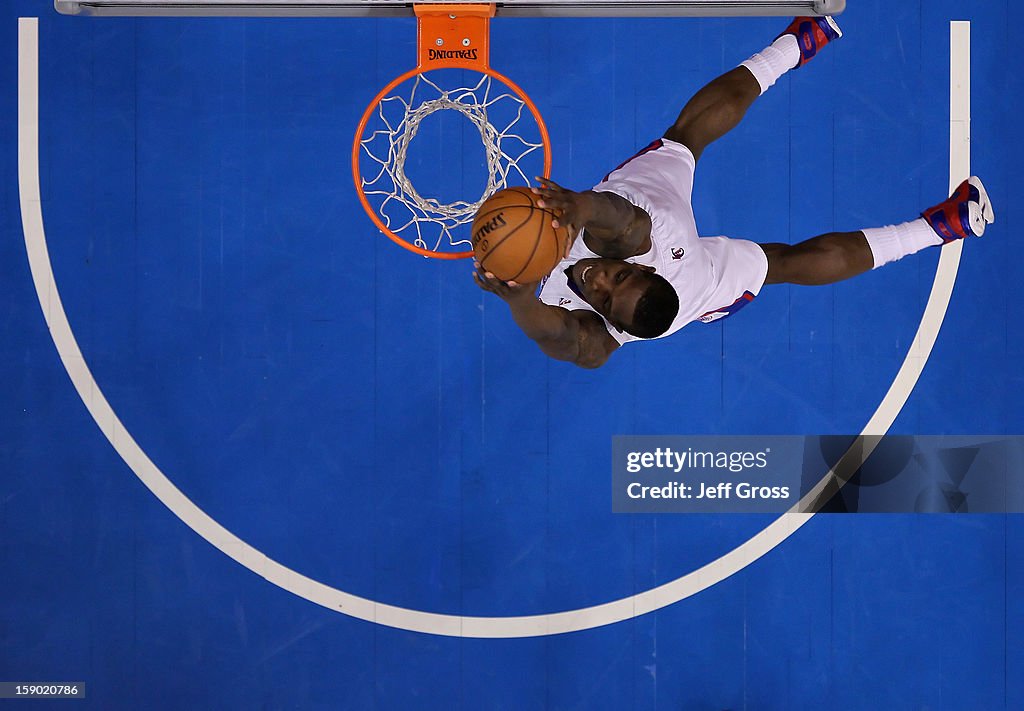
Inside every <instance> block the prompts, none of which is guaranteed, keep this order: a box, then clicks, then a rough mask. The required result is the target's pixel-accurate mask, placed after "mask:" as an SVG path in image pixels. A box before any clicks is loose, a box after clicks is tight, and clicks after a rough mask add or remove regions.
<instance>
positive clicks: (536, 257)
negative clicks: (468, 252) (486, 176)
mask: <svg viewBox="0 0 1024 711" xmlns="http://www.w3.org/2000/svg"><path fill="white" fill-rule="evenodd" d="M537 199H538V197H537V196H536V195H534V194H533V192H531V191H530V189H529V188H523V187H516V188H506V189H504V190H499V191H498V192H496V193H494V195H492V196H491V197H489V198H487V200H485V201H484V204H483V205H481V206H480V209H479V210H478V211H477V213H476V217H475V218H474V219H473V228H472V235H473V254H474V255H476V259H477V261H478V262H480V266H481V268H483V270H484V271H487V272H491V273H492V274H494V276H496V277H498V278H499V279H501V280H502V281H515V282H518V283H520V284H532V283H533V282H536V281H540V280H541V279H543V278H544V277H546V276H547V275H548V274H550V273H551V270H552V269H554V268H555V265H557V264H558V262H559V261H560V260H561V259H562V257H563V256H564V254H565V247H566V245H567V244H568V243H569V230H568V229H566V228H565V227H564V226H562V227H559V228H557V229H555V228H554V227H552V226H551V221H552V220H553V219H555V214H554V213H553V212H552V211H551V210H548V209H545V208H543V207H538V206H537Z"/></svg>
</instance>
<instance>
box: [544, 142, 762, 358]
mask: <svg viewBox="0 0 1024 711" xmlns="http://www.w3.org/2000/svg"><path fill="white" fill-rule="evenodd" d="M695 165H696V161H694V159H693V154H692V153H690V150H689V149H688V148H687V147H686V146H684V145H682V144H680V143H676V142H674V141H670V140H668V139H659V140H657V141H655V142H654V143H652V144H651V145H650V146H648V147H647V148H645V149H644V150H642V151H641V152H640V153H638V154H637V155H636V156H634V157H633V158H631V159H629V160H628V161H626V162H625V163H624V164H622V165H621V166H619V167H618V168H616V169H615V170H614V171H612V172H611V173H609V174H608V176H607V177H606V178H605V179H604V180H602V181H601V182H600V183H599V184H598V185H597V186H595V187H594V190H595V191H598V192H612V193H615V194H616V195H619V196H620V197H623V198H625V199H626V200H628V201H629V202H631V203H633V204H634V205H636V206H637V207H639V208H640V209H642V210H643V211H644V212H646V213H647V214H648V215H650V218H651V249H650V250H649V251H648V252H646V253H645V254H641V255H639V256H636V257H629V258H628V259H626V260H625V261H627V262H633V263H635V264H643V265H646V266H650V267H654V270H655V272H656V273H657V274H660V275H661V276H662V277H664V278H665V279H666V280H668V282H669V283H670V284H671V285H672V286H673V288H674V289H675V290H676V293H677V294H678V295H679V313H678V314H676V318H675V320H674V321H673V322H672V325H671V327H669V329H668V330H667V331H666V332H665V333H664V334H662V335H661V336H658V338H664V337H665V336H669V335H671V334H673V333H675V332H676V331H678V330H679V329H680V328H682V327H683V326H685V325H686V324H688V323H690V322H691V321H703V322H705V323H708V322H711V321H715V320H718V319H720V318H724V317H725V316H728V315H730V314H732V313H734V312H735V311H736V310H738V309H739V308H740V307H742V306H744V305H745V304H747V303H749V301H751V300H752V299H753V298H754V296H756V295H757V293H758V292H759V291H760V290H761V286H762V285H763V284H764V280H765V277H766V276H767V275H768V258H767V257H766V256H765V254H764V251H763V250H762V249H761V248H760V247H759V246H758V245H757V244H755V243H754V242H749V241H747V240H741V239H730V238H728V237H703V238H702V237H699V236H698V235H697V225H696V223H695V221H694V218H693V208H692V207H691V204H690V194H691V191H692V189H693V172H694V167H695ZM593 257H600V255H598V254H595V253H594V252H592V251H591V250H590V249H589V248H588V247H587V245H586V243H585V241H584V235H583V234H581V235H580V236H579V237H578V238H577V239H576V241H575V242H574V243H573V246H572V250H570V252H569V256H568V257H567V258H566V259H563V260H562V261H561V262H559V264H558V266H557V267H555V269H554V271H552V272H551V274H550V275H548V277H547V278H546V279H545V280H544V282H543V284H542V285H541V291H540V299H541V301H543V302H544V303H545V304H550V305H552V306H561V307H562V308H564V309H568V310H570V311H575V310H577V309H584V310H587V311H594V308H593V307H592V306H591V305H590V304H588V303H587V301H586V300H585V299H584V298H583V297H582V296H581V295H580V294H579V293H578V292H577V291H576V290H575V289H574V288H573V285H572V284H570V282H569V278H568V276H567V275H566V273H565V270H566V269H567V268H569V267H571V266H572V265H574V264H575V263H576V262H578V261H579V260H581V259H587V258H593ZM595 313H596V312H595ZM605 325H606V326H607V328H608V332H609V333H610V334H611V335H612V337H613V338H615V340H616V341H618V342H619V343H620V344H621V343H626V342H628V341H637V340H643V339H640V338H638V337H637V336H632V335H630V334H628V333H625V332H620V331H619V330H618V329H616V328H615V327H614V326H611V325H610V324H609V323H608V322H607V320H605Z"/></svg>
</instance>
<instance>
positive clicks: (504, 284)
mask: <svg viewBox="0 0 1024 711" xmlns="http://www.w3.org/2000/svg"><path fill="white" fill-rule="evenodd" d="M473 266H474V267H476V271H475V272H473V280H474V281H475V282H476V285H477V286H479V287H480V288H481V289H483V290H484V291H489V292H491V293H492V294H497V295H498V296H500V297H501V298H502V299H504V300H505V301H514V300H516V299H520V298H524V297H533V296H534V294H536V292H537V284H536V283H533V284H519V283H517V282H514V281H502V280H501V279H499V278H498V277H496V276H494V275H493V274H491V273H490V272H487V271H484V270H483V268H481V266H480V262H478V261H477V260H475V259H474V260H473Z"/></svg>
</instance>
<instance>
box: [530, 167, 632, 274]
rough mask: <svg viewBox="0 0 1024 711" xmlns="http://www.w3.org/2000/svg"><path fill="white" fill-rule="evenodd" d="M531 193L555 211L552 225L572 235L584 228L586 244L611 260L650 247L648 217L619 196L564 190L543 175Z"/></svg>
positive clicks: (625, 256) (623, 257) (628, 255)
mask: <svg viewBox="0 0 1024 711" xmlns="http://www.w3.org/2000/svg"><path fill="white" fill-rule="evenodd" d="M537 181H538V182H539V183H540V185H539V186H538V187H536V188H533V192H534V193H535V194H536V195H538V196H540V201H539V204H540V205H541V206H542V207H547V208H549V209H551V210H553V211H554V212H555V215H557V217H556V218H555V220H554V225H555V227H558V226H560V225H566V226H568V228H569V233H570V234H572V235H575V234H577V233H578V232H579V230H580V228H583V229H585V230H586V231H587V246H588V247H589V248H590V249H591V250H592V251H593V252H594V253H596V254H598V255H600V256H602V257H609V258H611V259H626V258H627V257H633V256H636V255H638V254H644V253H645V252H647V251H648V250H649V249H650V248H651V216H650V215H648V214H647V212H646V211H644V210H642V209H641V208H639V207H637V206H636V205H634V204H633V203H631V202H630V201H629V200H627V199H625V198H624V197H622V196H620V195H616V194H615V193H610V192H595V191H593V190H587V191H586V192H582V193H577V192H573V191H572V190H566V189H565V188H563V187H562V186H560V185H558V184H557V183H554V182H552V181H550V180H548V179H547V178H537Z"/></svg>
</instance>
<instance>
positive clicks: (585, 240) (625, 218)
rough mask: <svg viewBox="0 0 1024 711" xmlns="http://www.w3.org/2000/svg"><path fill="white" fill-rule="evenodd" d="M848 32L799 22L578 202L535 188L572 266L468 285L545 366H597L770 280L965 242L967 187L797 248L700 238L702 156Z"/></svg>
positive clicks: (973, 210) (972, 185)
mask: <svg viewBox="0 0 1024 711" xmlns="http://www.w3.org/2000/svg"><path fill="white" fill-rule="evenodd" d="M841 36H842V32H841V31H840V30H839V26H838V25H837V24H836V22H835V20H833V19H832V18H831V17H817V18H810V17H798V18H796V19H795V20H793V22H792V24H790V26H789V27H788V28H787V29H786V31H785V32H783V33H782V34H781V35H779V37H777V38H776V39H775V41H774V42H773V43H772V44H771V45H770V46H768V47H767V48H765V49H764V50H763V51H761V52H759V53H757V54H755V55H754V56H753V57H751V58H750V59H748V60H746V61H745V62H743V63H742V64H741V65H740V66H739V67H737V68H736V69H733V70H732V71H730V72H727V73H725V74H723V75H722V76H720V77H718V78H717V79H715V80H714V81H712V82H711V83H710V84H708V85H707V86H705V87H704V88H703V89H701V90H700V91H699V92H697V94H696V95H695V96H694V97H693V98H692V99H690V101H689V102H688V103H687V104H686V106H685V107H684V108H683V110H682V112H681V113H680V114H679V118H677V119H676V122H675V123H674V124H673V125H672V127H671V128H669V129H668V131H667V132H666V133H665V135H664V137H663V138H660V139H658V140H657V141H655V142H654V143H652V144H651V145H650V146H648V147H647V148H645V149H643V150H642V151H640V152H639V153H638V154H637V155H635V156H633V157H632V158H631V159H629V160H628V161H626V162H625V163H623V164H622V165H620V166H619V167H618V168H616V169H615V170H613V171H612V172H611V173H609V174H608V176H606V177H605V179H604V180H602V181H601V183H599V184H598V185H597V186H596V187H594V189H593V190H590V191H587V192H582V193H577V192H573V191H571V190H566V189H565V188H562V187H561V186H559V185H557V184H555V183H554V182H552V181H550V180H545V179H543V178H538V181H539V183H540V185H539V187H536V188H534V189H533V191H534V193H536V194H537V195H539V196H540V199H541V202H540V204H541V205H542V206H546V207H549V208H551V209H553V210H554V212H555V214H556V215H557V219H556V220H554V224H555V226H558V225H559V224H560V223H561V224H564V225H567V226H568V227H569V231H570V234H572V235H579V236H582V239H579V238H577V239H575V240H574V242H573V243H572V245H571V247H570V250H569V252H568V255H567V256H566V258H565V259H564V260H563V261H562V262H561V263H560V264H559V265H558V266H557V267H556V268H555V269H554V271H552V272H551V274H550V275H549V276H548V277H547V278H546V279H545V281H544V282H543V285H542V287H541V290H540V298H539V299H538V298H537V296H536V290H537V285H536V284H516V283H515V282H508V283H505V282H502V281H500V280H498V279H496V278H495V277H494V276H493V275H492V274H490V273H489V272H484V271H482V270H481V269H480V267H479V265H477V270H476V272H475V273H474V278H475V280H476V282H477V284H478V285H479V286H480V287H481V288H482V289H485V290H486V291H490V292H493V293H495V294H497V295H498V296H500V297H501V298H502V299H504V300H505V301H506V302H507V303H508V305H509V308H510V309H511V312H512V318H513V319H514V320H515V322H516V323H517V324H518V325H519V327H520V328H521V329H522V330H523V331H524V332H525V333H526V335H527V336H529V337H530V338H532V339H533V340H534V341H536V343H537V345H539V346H540V348H541V350H542V351H544V353H546V354H547V355H549V356H551V357H552V358H557V359H558V360H564V361H569V362H572V363H575V364H576V365H578V366H581V367H583V368H597V367H600V366H601V365H603V364H604V363H605V362H606V361H607V360H608V357H609V356H610V355H611V354H612V353H613V352H614V351H615V350H616V349H618V348H619V346H621V345H622V344H623V343H626V342H628V341H635V340H640V339H651V338H663V337H665V336H668V335H670V334H672V333H675V332H676V331H678V330H679V329H680V328H682V327H683V326H685V325H686V324H688V323H690V322H692V321H701V322H704V323H710V322H712V321H716V320H718V319H721V318H725V317H726V316H729V315H731V314H733V313H735V312H736V311H738V310H739V309H740V308H742V307H743V306H745V305H746V304H748V303H749V302H750V301H752V300H753V299H754V297H755V296H757V294H758V292H760V290H761V287H762V286H763V285H765V284H804V285H817V284H832V283H835V282H837V281H841V280H843V279H849V278H850V277H852V276H856V275H857V274H861V273H863V272H866V271H868V270H870V269H874V268H878V267H880V266H882V265H883V264H887V263H889V262H892V261H895V260H897V259H900V258H902V257H904V256H906V255H908V254H913V253H914V252H917V251H919V250H921V249H924V248H925V247H928V246H932V245H942V244H945V243H948V242H951V241H953V240H957V239H963V238H964V237H967V236H968V235H973V236H978V237H980V236H981V235H982V233H983V232H984V231H985V225H986V224H988V223H991V222H992V221H993V219H994V216H993V212H992V207H991V204H990V202H989V199H988V195H987V194H986V192H985V188H984V186H983V185H982V184H981V181H980V180H978V179H977V178H973V177H972V178H970V179H969V180H965V181H964V182H963V183H962V184H961V185H960V186H959V187H958V188H957V189H956V191H955V192H954V193H953V195H952V196H951V197H950V198H949V199H947V200H946V201H944V202H942V203H939V204H938V205H936V206H935V207H932V208H929V209H927V210H925V211H924V212H922V213H921V217H920V218H919V219H916V220H913V221H911V222H906V223H903V224H901V225H895V226H888V227H882V228H878V229H865V230H861V231H858V232H833V233H829V234H825V235H821V236H819V237H814V238H813V239H809V240H807V241H805V242H801V243H799V244H795V245H787V244H757V243H754V242H749V241H747V240H741V239H730V238H728V237H704V238H701V237H699V236H698V234H697V226H696V224H695V222H694V217H693V209H692V207H691V204H690V193H691V189H692V187H693V173H694V168H695V166H696V163H697V160H699V159H700V156H701V153H703V151H704V149H705V148H706V147H707V146H708V144H710V143H711V142H712V141H715V140H716V139H718V138H720V137H722V136H723V135H725V134H726V133H727V132H728V131H729V130H730V129H732V128H733V127H735V126H736V125H737V124H738V123H739V121H740V119H742V118H743V115H744V114H745V113H746V111H747V109H748V108H749V107H750V105H751V104H752V103H753V102H754V99H756V98H757V97H758V96H760V95H761V94H763V93H764V92H765V91H766V90H767V89H768V88H769V87H771V86H772V85H773V84H774V83H775V82H776V81H778V79H779V78H780V77H781V76H782V75H783V74H785V73H786V72H787V71H789V70H790V69H795V68H799V67H802V66H803V65H804V64H806V63H807V62H808V61H809V60H811V59H812V58H814V56H815V55H816V54H817V53H818V52H819V51H821V50H822V48H823V47H825V46H826V45H827V44H828V43H829V42H831V41H832V40H835V39H838V38H839V37H841Z"/></svg>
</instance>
